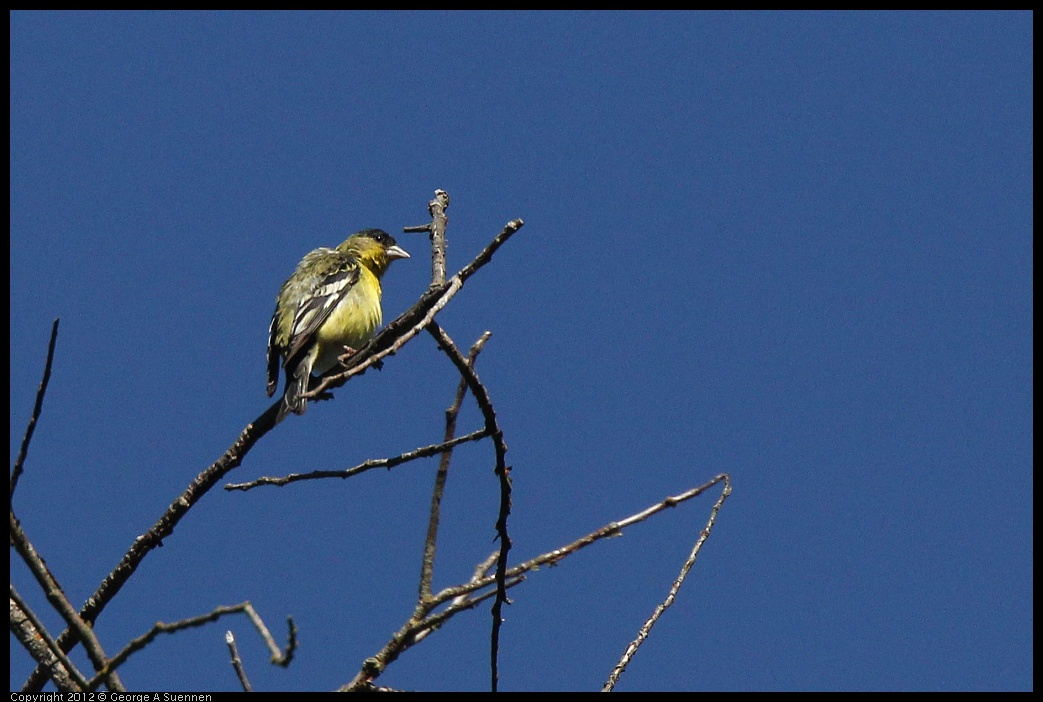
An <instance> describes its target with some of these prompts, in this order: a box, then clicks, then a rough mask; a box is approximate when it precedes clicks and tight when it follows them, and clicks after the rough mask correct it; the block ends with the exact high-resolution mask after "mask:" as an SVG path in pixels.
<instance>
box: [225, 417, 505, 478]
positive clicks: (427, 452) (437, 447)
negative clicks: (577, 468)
mask: <svg viewBox="0 0 1043 702" xmlns="http://www.w3.org/2000/svg"><path fill="white" fill-rule="evenodd" d="M488 435H489V433H488V431H487V430H485V429H479V430H478V431H474V432H471V433H470V434H466V435H464V436H461V437H458V438H456V439H451V440H449V441H444V442H442V443H440V444H432V445H431V446H421V447H420V448H415V449H413V450H412V451H407V452H406V453H403V454H400V455H398V456H392V457H391V458H371V459H369V460H367V461H363V462H362V463H359V464H358V465H357V466H354V467H352V468H347V469H345V470H315V471H312V472H310V473H290V474H289V475H284V476H283V477H281V478H273V477H268V476H263V477H260V478H257V479H256V480H251V481H250V482H248V483H229V484H227V485H225V486H224V487H225V490H250V489H251V488H255V487H260V486H261V485H279V486H282V485H288V484H290V483H296V482H298V481H300V480H319V479H322V478H350V477H352V476H355V475H358V474H359V473H365V472H366V471H368V470H373V469H374V468H387V469H388V470H391V469H392V468H394V467H395V466H398V465H401V464H403V463H408V462H410V461H414V460H416V459H418V458H428V457H429V456H435V455H437V454H439V453H442V452H443V451H446V450H450V449H452V448H453V447H454V446H459V445H460V444H463V443H467V442H468V441H477V440H479V439H484V438H485V437H487V436H488Z"/></svg>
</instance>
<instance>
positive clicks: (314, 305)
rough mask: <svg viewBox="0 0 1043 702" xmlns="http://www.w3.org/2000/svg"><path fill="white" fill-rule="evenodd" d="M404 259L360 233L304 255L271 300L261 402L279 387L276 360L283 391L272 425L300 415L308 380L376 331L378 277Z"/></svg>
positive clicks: (388, 242) (373, 235)
mask: <svg viewBox="0 0 1043 702" xmlns="http://www.w3.org/2000/svg"><path fill="white" fill-rule="evenodd" d="M398 258H409V254H408V253H406V251H405V250H404V249H403V248H401V247H400V246H398V244H397V243H396V242H395V240H394V239H393V238H392V237H391V235H390V234H388V233H387V232H385V231H383V230H381V229H363V230H362V231H360V232H358V233H356V234H353V235H351V236H350V237H348V239H347V240H346V241H345V242H344V243H342V244H341V245H340V246H338V247H337V248H335V249H329V248H325V247H323V248H318V249H315V250H314V251H312V252H310V253H308V254H307V255H305V257H304V258H303V259H301V262H300V263H299V264H297V270H295V271H294V272H293V275H291V276H290V277H289V279H288V280H287V281H286V282H285V283H283V285H282V288H280V289H279V294H278V295H277V296H276V297H275V313H274V314H273V315H272V324H271V327H270V328H269V330H268V396H269V397H271V396H272V393H274V392H275V388H276V387H277V386H278V384H279V365H280V363H279V361H280V359H282V367H283V368H285V369H286V390H285V391H284V394H283V403H282V406H281V407H280V408H279V414H278V416H277V417H276V420H275V421H276V422H277V423H278V422H281V421H282V420H283V418H284V417H285V416H286V415H287V414H288V413H290V412H294V413H296V414H304V410H305V408H306V406H307V399H306V398H304V397H302V396H303V395H304V393H306V392H307V391H308V380H309V378H310V377H311V374H312V373H314V374H316V375H322V374H323V373H325V372H326V371H328V370H330V369H331V368H333V367H335V366H336V365H337V364H338V362H339V359H340V357H342V356H343V355H344V354H346V353H352V352H353V351H355V350H358V349H359V348H360V347H361V346H362V345H363V344H365V343H366V342H367V341H369V340H370V338H372V336H373V334H374V332H376V330H377V328H378V327H379V326H380V324H381V321H382V316H383V315H382V313H381V309H380V297H381V288H380V279H381V277H382V276H383V275H384V272H385V271H386V270H387V268H388V266H389V265H391V262H392V261H394V260H395V259H398Z"/></svg>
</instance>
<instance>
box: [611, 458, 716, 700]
mask: <svg viewBox="0 0 1043 702" xmlns="http://www.w3.org/2000/svg"><path fill="white" fill-rule="evenodd" d="M723 478H724V489H723V490H722V491H721V496H720V497H719V498H717V502H716V503H714V506H713V509H711V510H710V519H709V520H708V521H707V522H706V526H705V527H703V530H702V531H701V532H699V538H698V539H697V540H696V542H695V546H693V547H692V552H691V553H690V554H688V559H687V560H685V562H684V565H683V566H681V573H680V574H679V575H678V576H677V579H676V580H674V582H673V585H671V586H670V591H669V592H668V593H667V596H666V599H665V600H664V601H663V602H662V604H660V605H658V606H657V607H656V608H655V610H654V611H653V612H652V616H651V617H649V618H648V620H647V621H646V622H645V623H644V624H643V625H642V626H641V629H640V631H638V634H637V638H635V639H634V640H633V641H631V642H630V645H629V646H627V648H626V650H625V651H624V652H623V656H622V657H621V658H620V659H619V663H617V664H616V667H615V668H613V669H612V673H611V674H610V675H609V676H608V680H607V681H605V684H604V686H603V687H602V688H601V691H602V692H612V689H613V688H614V687H615V686H616V683H617V682H618V681H619V676H621V675H622V674H623V671H624V670H626V667H627V665H628V664H629V663H630V660H631V659H632V658H633V657H634V655H635V654H636V653H637V649H638V648H639V647H640V646H641V644H642V643H644V640H645V639H646V638H648V634H649V632H651V631H652V627H653V626H655V623H656V622H657V621H658V620H659V617H660V616H662V614H663V612H665V611H666V610H667V608H668V607H669V606H670V605H672V604H673V603H674V599H675V598H676V597H677V592H678V590H680V589H681V584H682V583H684V580H685V578H686V577H688V571H689V570H691V568H692V566H693V565H694V564H695V559H696V557H697V556H698V555H699V551H700V550H701V549H702V547H703V544H704V543H706V540H707V539H708V538H710V532H711V531H712V530H713V525H714V523H715V522H716V521H717V513H718V512H719V511H720V509H721V505H723V504H724V501H725V500H726V499H728V495H730V494H732V484H731V479H730V477H729V476H728V475H727V474H725V475H724V476H723Z"/></svg>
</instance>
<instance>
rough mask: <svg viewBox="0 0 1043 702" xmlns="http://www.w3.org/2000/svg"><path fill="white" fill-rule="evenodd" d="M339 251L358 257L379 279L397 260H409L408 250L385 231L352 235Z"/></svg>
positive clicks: (376, 230) (369, 230) (367, 231)
mask: <svg viewBox="0 0 1043 702" xmlns="http://www.w3.org/2000/svg"><path fill="white" fill-rule="evenodd" d="M337 250H338V251H340V252H341V253H346V254H351V255H352V256H354V257H356V258H357V259H358V260H359V262H360V263H362V265H364V266H366V268H369V269H370V270H371V271H373V272H374V273H375V274H376V275H377V277H380V276H382V275H384V271H386V270H387V267H388V266H389V265H391V262H392V261H394V260H395V259H398V258H409V254H408V253H407V252H406V250H405V249H403V248H402V247H401V246H399V245H398V244H397V243H396V242H395V239H394V237H392V236H391V235H390V234H388V233H387V232H386V231H384V230H383V229H363V230H362V231H360V232H357V233H355V234H352V235H351V236H350V237H348V239H347V241H345V242H344V243H343V244H341V245H340V246H338V247H337Z"/></svg>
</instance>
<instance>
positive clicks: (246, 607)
mask: <svg viewBox="0 0 1043 702" xmlns="http://www.w3.org/2000/svg"><path fill="white" fill-rule="evenodd" d="M238 613H243V614H245V615H246V616H247V617H248V618H249V619H250V621H251V623H253V625H254V627H255V628H256V629H257V631H258V632H259V633H260V634H261V638H262V639H264V641H265V643H266V644H267V645H268V648H269V650H271V651H272V663H274V664H276V665H280V666H283V667H285V666H286V665H287V663H289V661H290V660H291V659H292V658H293V651H294V650H295V649H296V648H297V627H296V625H294V623H293V619H292V618H290V619H289V623H290V638H289V642H288V643H287V646H286V653H282V652H280V651H279V647H278V646H277V645H276V643H275V640H274V639H273V638H272V635H271V633H270V632H269V631H268V627H267V626H265V624H264V621H263V620H262V619H261V617H260V615H258V614H257V611H256V610H255V609H254V606H253V605H252V604H251V603H250V602H241V603H239V604H237V605H227V606H221V607H215V608H214V609H213V610H212V611H210V612H207V613H206V614H201V615H199V616H196V617H189V618H188V619H181V620H179V621H176V622H173V623H171V624H165V623H163V622H156V623H155V624H154V625H153V626H152V628H151V629H149V630H148V631H146V632H145V633H144V634H142V635H141V636H138V637H137V638H135V639H133V640H132V641H131V642H130V643H128V644H127V645H126V646H124V647H123V650H122V651H120V652H119V653H117V654H116V655H115V656H113V657H112V660H110V661H109V662H108V664H107V666H106V668H105V670H101V671H99V672H98V674H97V675H96V676H95V677H94V678H92V679H91V680H90V682H88V683H87V688H88V689H91V690H93V689H94V688H95V687H97V685H98V683H99V682H100V681H101V678H102V676H103V675H104V674H105V673H107V672H108V671H111V670H116V669H117V668H119V667H120V666H121V665H123V664H124V663H125V662H126V661H127V659H128V658H130V657H131V656H132V655H134V654H135V653H137V652H138V651H140V650H142V649H143V648H145V647H146V646H148V645H149V644H150V643H152V641H153V640H154V639H155V638H156V637H157V636H159V635H160V634H173V633H175V632H178V631H182V630H184V629H192V628H195V627H200V626H203V625H204V624H209V623H210V622H215V621H217V620H218V619H220V618H221V617H224V616H227V615H229V614H238Z"/></svg>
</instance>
